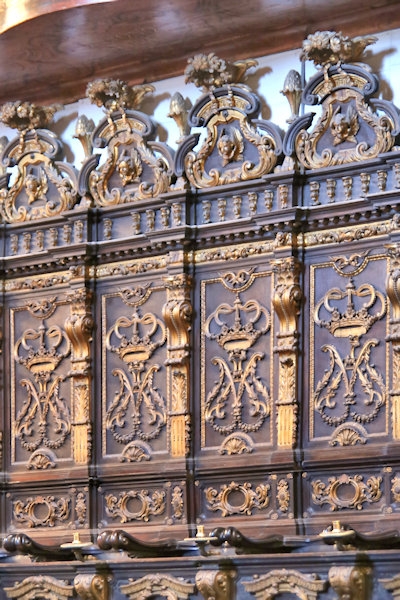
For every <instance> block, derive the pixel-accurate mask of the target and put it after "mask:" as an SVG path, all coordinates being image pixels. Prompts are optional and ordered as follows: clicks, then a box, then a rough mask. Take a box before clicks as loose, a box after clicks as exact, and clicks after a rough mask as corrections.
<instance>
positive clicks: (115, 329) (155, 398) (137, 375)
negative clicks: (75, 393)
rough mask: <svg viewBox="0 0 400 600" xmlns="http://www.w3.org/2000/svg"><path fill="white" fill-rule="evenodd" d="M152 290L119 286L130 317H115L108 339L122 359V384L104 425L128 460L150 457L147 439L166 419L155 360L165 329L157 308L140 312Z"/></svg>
mask: <svg viewBox="0 0 400 600" xmlns="http://www.w3.org/2000/svg"><path fill="white" fill-rule="evenodd" d="M151 294H152V289H151V288H149V286H144V287H138V288H136V289H124V290H121V291H120V292H119V294H118V296H119V298H120V299H121V301H122V303H123V305H125V307H129V308H130V310H131V315H130V316H126V315H125V314H124V315H122V316H119V317H118V318H117V319H115V320H114V322H113V324H112V325H111V327H109V329H108V331H107V333H106V339H105V342H106V348H107V351H108V352H109V353H112V354H113V355H115V356H116V357H117V359H118V360H117V362H116V363H113V364H117V365H118V366H117V367H115V368H113V369H112V375H113V377H115V378H116V379H117V380H118V388H117V390H116V391H115V394H114V398H113V399H112V400H111V401H110V402H109V405H108V406H107V409H106V419H105V426H106V428H107V430H109V431H110V432H111V434H112V437H113V439H114V440H115V441H116V442H117V443H118V444H122V445H123V446H124V450H123V454H122V456H121V460H127V461H137V460H148V459H150V457H151V447H150V445H149V443H150V442H151V441H153V440H156V439H157V438H158V437H159V436H160V434H161V432H162V431H163V430H164V429H165V426H166V423H167V408H166V401H165V399H164V397H163V396H162V394H161V393H160V391H159V390H158V388H157V386H156V383H155V377H156V374H157V372H158V371H159V370H160V368H161V365H160V364H157V363H155V362H154V360H153V358H152V357H153V354H154V353H156V352H157V350H158V349H159V348H160V347H162V346H164V345H165V342H166V339H167V332H166V327H165V324H164V323H163V321H162V320H161V319H160V318H159V317H158V316H157V315H156V314H155V313H154V312H152V311H147V312H145V311H144V310H142V305H144V304H145V303H146V301H147V300H148V298H149V297H150V296H151Z"/></svg>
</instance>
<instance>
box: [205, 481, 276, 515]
mask: <svg viewBox="0 0 400 600" xmlns="http://www.w3.org/2000/svg"><path fill="white" fill-rule="evenodd" d="M270 487H271V486H270V485H269V484H259V485H257V486H256V488H255V489H253V485H252V484H251V483H249V482H245V483H242V484H240V483H236V482H235V481H232V482H231V483H230V484H229V485H222V486H221V488H220V491H219V492H218V490H217V489H215V488H212V487H209V488H207V489H205V490H204V494H205V498H206V501H207V508H208V510H211V511H218V510H219V511H221V517H228V516H232V515H251V514H253V510H254V509H257V510H264V509H266V508H267V507H268V505H269V502H270ZM238 495H239V496H241V497H242V498H241V499H242V503H241V504H240V503H239V502H238V498H237V497H238ZM229 496H232V497H233V496H234V497H235V502H234V503H233V502H230V501H229Z"/></svg>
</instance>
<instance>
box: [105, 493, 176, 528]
mask: <svg viewBox="0 0 400 600" xmlns="http://www.w3.org/2000/svg"><path fill="white" fill-rule="evenodd" d="M105 502H106V513H107V515H108V516H109V517H112V518H113V519H119V522H120V523H128V522H129V521H144V522H146V523H147V521H149V520H150V517H151V516H153V515H162V514H163V513H164V512H165V492H164V491H163V490H154V491H153V492H152V493H151V492H149V491H148V490H144V489H143V490H140V491H136V490H133V491H129V492H125V491H124V492H120V494H119V495H118V497H117V496H115V495H114V494H107V495H106V497H105ZM131 503H132V504H134V506H135V508H136V510H134V511H133V510H132V508H131Z"/></svg>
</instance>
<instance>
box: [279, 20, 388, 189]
mask: <svg viewBox="0 0 400 600" xmlns="http://www.w3.org/2000/svg"><path fill="white" fill-rule="evenodd" d="M375 39H376V38H372V37H370V38H363V39H357V38H354V39H353V40H351V39H350V38H347V37H344V36H342V34H340V33H335V32H332V31H319V32H317V33H315V34H311V35H309V36H308V38H307V40H305V42H304V43H303V59H304V60H313V61H314V62H315V63H316V64H320V65H322V66H323V70H321V71H320V72H319V73H318V74H317V75H315V76H314V77H313V78H312V79H311V80H310V81H309V82H308V83H307V85H306V87H305V89H304V92H303V101H304V102H305V103H306V104H311V105H314V104H319V105H320V106H321V109H322V114H321V116H320V118H319V119H318V122H317V123H316V125H315V127H314V129H313V130H312V131H311V132H308V129H309V127H310V126H311V124H312V121H313V118H314V113H309V114H306V115H304V116H301V117H298V118H297V119H296V120H295V121H294V122H293V123H292V125H291V126H290V127H289V129H288V131H287V133H286V136H285V142H284V151H285V153H286V154H287V155H293V156H295V157H296V158H297V160H298V161H299V162H300V164H301V165H303V166H304V167H305V168H306V169H318V168H324V167H329V166H333V165H341V164H345V163H350V162H358V161H363V160H367V159H371V158H376V157H377V156H378V154H380V153H383V152H388V151H389V150H390V149H391V148H392V146H393V144H394V142H395V136H396V135H397V132H398V129H399V118H398V114H397V111H396V110H395V107H394V106H393V105H392V104H391V103H390V102H388V101H385V100H380V99H371V95H372V94H374V93H375V92H376V91H377V89H378V81H377V79H376V78H375V77H374V76H373V75H371V73H370V72H369V71H368V70H367V69H365V68H362V67H361V66H356V65H353V64H349V63H352V62H354V60H356V59H355V57H356V56H357V58H358V57H359V56H360V55H362V52H363V50H364V48H365V47H366V46H367V45H368V44H370V43H371V41H374V40H375ZM343 61H345V63H344V62H343ZM351 186H352V180H351V178H349V179H348V180H347V181H346V182H345V187H346V188H347V194H349V196H350V197H351Z"/></svg>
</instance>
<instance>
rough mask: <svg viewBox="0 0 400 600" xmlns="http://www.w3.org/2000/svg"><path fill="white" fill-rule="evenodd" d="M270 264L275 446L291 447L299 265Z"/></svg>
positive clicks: (290, 262)
mask: <svg viewBox="0 0 400 600" xmlns="http://www.w3.org/2000/svg"><path fill="white" fill-rule="evenodd" d="M272 264H273V270H274V274H275V277H276V283H275V288H274V292H273V296H272V301H273V306H274V309H275V312H276V314H277V316H278V319H279V325H280V329H279V331H278V332H277V334H276V339H277V344H276V347H275V348H274V350H275V352H276V353H277V354H278V356H279V374H278V380H279V397H278V400H277V402H276V406H277V410H278V414H277V439H278V446H280V447H282V448H293V447H294V445H295V444H296V441H297V412H298V399H297V388H298V373H297V360H298V358H297V356H298V335H299V334H298V327H297V318H298V315H299V311H300V302H301V299H302V292H301V288H300V285H299V280H300V265H299V263H298V262H297V261H296V260H295V259H294V258H293V257H288V258H285V259H282V260H275V261H273V263H272Z"/></svg>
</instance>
